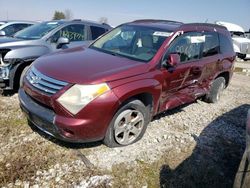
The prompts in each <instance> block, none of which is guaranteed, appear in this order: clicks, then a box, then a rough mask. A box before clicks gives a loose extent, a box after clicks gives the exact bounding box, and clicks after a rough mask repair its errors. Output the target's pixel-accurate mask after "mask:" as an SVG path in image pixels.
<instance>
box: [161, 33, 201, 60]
mask: <svg viewBox="0 0 250 188" xmlns="http://www.w3.org/2000/svg"><path fill="white" fill-rule="evenodd" d="M204 41H205V38H204V36H202V35H201V33H198V32H188V33H184V34H183V35H181V36H179V37H177V38H176V39H174V41H173V42H172V43H171V44H170V47H169V49H168V51H167V53H166V55H165V56H164V60H167V58H168V56H169V54H178V55H179V56H180V62H181V63H185V62H188V61H192V60H196V59H199V58H200V49H201V44H202V43H204Z"/></svg>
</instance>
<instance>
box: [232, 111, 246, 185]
mask: <svg viewBox="0 0 250 188" xmlns="http://www.w3.org/2000/svg"><path fill="white" fill-rule="evenodd" d="M249 162H250V109H249V111H248V116H247V122H246V150H245V152H244V154H243V156H242V160H241V163H240V166H239V169H238V172H237V174H236V176H235V181H234V188H238V187H242V188H244V187H249V185H250V163H249Z"/></svg>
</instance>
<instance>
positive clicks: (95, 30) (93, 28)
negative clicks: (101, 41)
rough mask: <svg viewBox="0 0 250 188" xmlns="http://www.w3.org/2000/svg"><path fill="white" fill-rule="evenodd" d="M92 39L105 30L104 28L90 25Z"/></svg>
mask: <svg viewBox="0 0 250 188" xmlns="http://www.w3.org/2000/svg"><path fill="white" fill-rule="evenodd" d="M90 30H91V34H92V40H95V39H97V38H98V37H99V36H100V35H102V34H103V33H105V32H106V30H105V29H104V28H102V27H96V26H90Z"/></svg>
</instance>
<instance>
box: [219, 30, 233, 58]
mask: <svg viewBox="0 0 250 188" xmlns="http://www.w3.org/2000/svg"><path fill="white" fill-rule="evenodd" d="M219 37H220V52H221V53H232V52H233V51H234V49H233V43H232V39H231V38H229V37H227V36H225V35H224V34H219Z"/></svg>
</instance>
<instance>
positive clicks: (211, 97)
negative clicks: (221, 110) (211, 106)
mask: <svg viewBox="0 0 250 188" xmlns="http://www.w3.org/2000/svg"><path fill="white" fill-rule="evenodd" d="M225 82H226V81H225V78H223V77H218V78H216V79H215V80H214V81H213V83H212V86H211V88H210V91H209V94H208V95H207V97H206V101H207V102H209V103H216V102H218V100H217V95H218V92H219V88H220V86H221V84H223V87H225Z"/></svg>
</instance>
